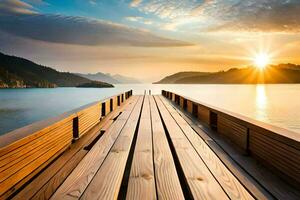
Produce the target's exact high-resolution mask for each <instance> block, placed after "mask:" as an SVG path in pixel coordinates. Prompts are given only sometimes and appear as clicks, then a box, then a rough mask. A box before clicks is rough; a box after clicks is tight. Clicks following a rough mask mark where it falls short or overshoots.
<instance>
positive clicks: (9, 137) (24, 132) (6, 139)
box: [0, 90, 132, 152]
mask: <svg viewBox="0 0 300 200" xmlns="http://www.w3.org/2000/svg"><path fill="white" fill-rule="evenodd" d="M122 95H123V99H124V100H122ZM118 96H120V98H121V99H120V101H121V103H123V102H124V101H125V100H126V99H128V98H129V97H130V96H132V90H129V91H127V92H124V93H121V94H118V95H113V96H110V97H107V98H105V99H103V100H100V101H94V102H92V103H89V104H86V105H83V106H81V107H79V108H75V109H73V110H71V111H67V112H65V113H63V114H60V115H58V116H54V117H51V118H48V119H44V120H41V121H37V122H34V123H32V124H29V125H26V126H24V127H21V128H18V129H16V130H13V131H10V132H8V133H6V134H3V135H1V136H0V152H1V150H2V149H3V148H4V147H7V146H8V145H10V144H12V143H14V142H16V141H19V140H20V139H23V138H25V137H28V136H30V135H32V134H34V133H35V132H37V131H40V130H42V129H44V128H47V127H49V126H51V125H54V124H55V123H58V122H60V121H61V120H63V119H67V118H72V119H73V118H75V117H77V116H78V113H79V112H80V111H83V110H84V109H87V108H90V107H92V106H94V105H96V104H98V103H105V102H108V101H110V99H113V98H116V97H118ZM106 105H108V106H110V102H108V103H107V104H106ZM108 113H109V112H108ZM108 113H106V114H108ZM106 114H103V113H101V116H100V117H103V116H105V115H106ZM99 120H100V118H99Z"/></svg>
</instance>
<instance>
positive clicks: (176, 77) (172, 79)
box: [156, 72, 210, 84]
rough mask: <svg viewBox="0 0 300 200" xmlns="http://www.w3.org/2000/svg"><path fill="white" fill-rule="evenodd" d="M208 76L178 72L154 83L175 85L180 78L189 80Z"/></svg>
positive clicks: (203, 73)
mask: <svg viewBox="0 0 300 200" xmlns="http://www.w3.org/2000/svg"><path fill="white" fill-rule="evenodd" d="M208 74H210V73H209V72H178V73H175V74H172V75H170V76H167V77H165V78H163V79H162V80H160V81H158V82H156V83H159V84H172V83H176V81H177V80H179V79H182V78H189V77H193V76H202V75H208Z"/></svg>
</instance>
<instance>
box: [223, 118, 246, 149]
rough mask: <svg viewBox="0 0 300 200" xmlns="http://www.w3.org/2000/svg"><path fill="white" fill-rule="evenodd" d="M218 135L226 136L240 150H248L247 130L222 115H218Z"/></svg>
mask: <svg viewBox="0 0 300 200" xmlns="http://www.w3.org/2000/svg"><path fill="white" fill-rule="evenodd" d="M217 126H218V133H220V134H224V135H225V136H226V137H227V138H229V139H230V140H231V141H232V142H233V143H235V144H236V145H237V146H239V147H240V148H242V149H244V150H246V149H247V128H246V127H245V126H243V125H240V124H238V123H236V122H234V121H232V120H230V119H227V118H226V117H225V116H222V115H221V114H219V115H218V125H217Z"/></svg>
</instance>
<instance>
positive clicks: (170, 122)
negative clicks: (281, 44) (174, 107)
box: [155, 96, 228, 199]
mask: <svg viewBox="0 0 300 200" xmlns="http://www.w3.org/2000/svg"><path fill="white" fill-rule="evenodd" d="M155 100H156V103H157V106H158V109H159V111H160V113H161V116H162V120H163V121H164V123H165V125H166V128H167V130H168V133H169V136H170V139H171V141H172V144H173V146H174V149H175V151H176V154H177V157H178V160H179V162H180V166H181V168H182V171H183V173H184V176H185V179H186V182H187V184H188V186H189V189H190V192H191V195H192V196H193V198H195V199H228V196H227V195H226V193H225V192H224V191H223V189H222V187H221V186H220V185H219V183H218V182H217V181H216V179H215V178H214V177H213V175H212V174H211V172H210V171H209V169H208V168H207V167H206V166H205V164H204V162H203V161H202V160H201V158H200V157H199V155H198V154H197V152H196V151H195V149H194V147H193V146H192V145H191V143H190V142H189V140H188V139H187V138H186V136H185V135H184V133H183V132H182V130H181V129H180V127H179V126H178V125H177V123H176V122H175V120H174V119H173V118H172V116H171V115H170V113H169V112H168V110H167V109H166V107H165V106H164V104H163V103H162V101H161V100H160V98H159V97H158V96H156V97H155Z"/></svg>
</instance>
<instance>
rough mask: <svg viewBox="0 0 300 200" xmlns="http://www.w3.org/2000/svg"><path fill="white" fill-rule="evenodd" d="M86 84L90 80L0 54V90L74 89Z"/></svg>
mask: <svg viewBox="0 0 300 200" xmlns="http://www.w3.org/2000/svg"><path fill="white" fill-rule="evenodd" d="M88 82H91V80H89V79H87V78H83V77H81V76H77V75H75V74H72V73H69V72H58V71H56V70H54V69H52V68H50V67H45V66H42V65H38V64H36V63H34V62H32V61H30V60H26V59H24V58H19V57H16V56H9V55H5V54H3V53H0V88H27V87H39V88H44V87H45V88H51V87H58V86H59V87H74V86H77V85H80V84H84V83H88Z"/></svg>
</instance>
